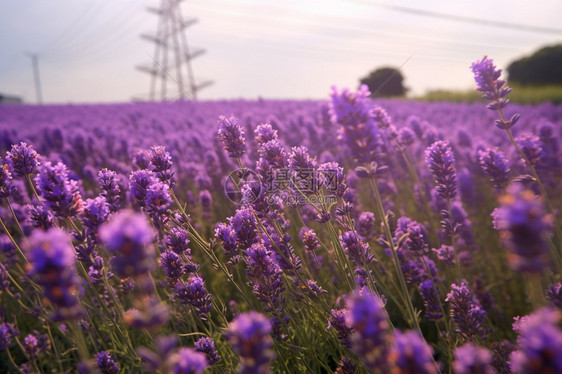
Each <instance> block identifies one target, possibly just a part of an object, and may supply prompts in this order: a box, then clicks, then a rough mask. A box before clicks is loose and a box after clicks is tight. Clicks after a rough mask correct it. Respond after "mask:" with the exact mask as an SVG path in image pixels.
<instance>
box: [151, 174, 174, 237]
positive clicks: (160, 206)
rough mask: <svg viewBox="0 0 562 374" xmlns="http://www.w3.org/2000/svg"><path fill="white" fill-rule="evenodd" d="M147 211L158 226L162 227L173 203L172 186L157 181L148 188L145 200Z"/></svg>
mask: <svg viewBox="0 0 562 374" xmlns="http://www.w3.org/2000/svg"><path fill="white" fill-rule="evenodd" d="M144 204H145V207H146V212H147V213H148V215H149V216H150V218H152V220H153V222H154V224H155V226H156V227H162V226H163V224H164V223H166V221H167V220H168V217H167V216H166V213H167V211H168V208H169V207H170V205H172V197H171V195H170V187H169V186H168V185H167V184H165V183H162V182H160V181H156V182H155V183H153V184H152V185H150V186H149V187H148V188H147V190H146V197H145V200H144Z"/></svg>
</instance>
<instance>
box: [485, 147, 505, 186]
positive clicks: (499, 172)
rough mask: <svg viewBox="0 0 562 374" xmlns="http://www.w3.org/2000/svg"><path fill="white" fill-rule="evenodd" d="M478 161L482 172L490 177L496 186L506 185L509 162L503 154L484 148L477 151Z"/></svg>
mask: <svg viewBox="0 0 562 374" xmlns="http://www.w3.org/2000/svg"><path fill="white" fill-rule="evenodd" d="M478 162H479V163H480V167H481V168H482V170H483V171H484V173H485V174H486V175H487V176H488V177H490V180H491V181H492V184H493V185H494V187H496V188H503V187H505V186H506V184H507V181H508V174H509V164H508V161H507V158H506V157H505V155H504V154H503V153H502V152H501V151H498V150H495V149H490V148H486V149H484V150H480V151H478Z"/></svg>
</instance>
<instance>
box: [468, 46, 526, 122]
mask: <svg viewBox="0 0 562 374" xmlns="http://www.w3.org/2000/svg"><path fill="white" fill-rule="evenodd" d="M471 70H472V72H473V73H474V80H475V81H476V90H477V91H480V92H482V97H483V98H484V99H486V100H488V101H490V103H489V104H488V106H487V108H488V109H490V110H502V109H503V108H505V107H506V106H507V104H508V103H509V99H507V98H506V96H507V94H508V93H510V92H511V88H509V87H508V86H506V85H505V81H504V80H502V79H499V78H500V76H501V72H502V71H501V69H496V66H495V65H494V61H493V60H492V59H490V58H488V57H487V56H484V58H483V59H482V60H479V61H476V62H474V63H473V64H472V66H471ZM518 119H519V114H515V115H514V116H513V117H511V119H509V120H496V126H497V127H499V128H500V129H506V130H507V129H509V128H511V127H512V126H513V125H515V123H516V122H517V120H518Z"/></svg>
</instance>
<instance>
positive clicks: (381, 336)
mask: <svg viewBox="0 0 562 374" xmlns="http://www.w3.org/2000/svg"><path fill="white" fill-rule="evenodd" d="M346 308H347V310H348V313H347V315H346V325H347V326H348V327H349V328H352V329H355V332H354V333H353V334H352V335H351V350H352V351H353V352H354V353H355V354H357V356H359V358H360V359H361V361H362V362H363V364H364V365H365V367H366V368H367V369H368V370H371V371H377V370H378V371H380V372H383V373H384V372H388V370H387V369H388V367H389V366H388V360H387V351H388V348H387V341H388V338H389V325H388V316H387V314H386V311H385V309H384V305H383V302H382V300H381V299H380V298H379V297H378V296H376V295H373V294H371V293H370V292H369V291H368V290H367V289H366V288H364V289H363V290H362V291H356V292H355V293H353V294H352V295H351V296H349V297H348V299H347V302H346Z"/></svg>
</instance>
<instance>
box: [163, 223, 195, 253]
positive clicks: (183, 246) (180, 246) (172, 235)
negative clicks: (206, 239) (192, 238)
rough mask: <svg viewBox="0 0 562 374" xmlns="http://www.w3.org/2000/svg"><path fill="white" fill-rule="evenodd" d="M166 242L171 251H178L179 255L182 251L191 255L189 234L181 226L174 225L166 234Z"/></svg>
mask: <svg viewBox="0 0 562 374" xmlns="http://www.w3.org/2000/svg"><path fill="white" fill-rule="evenodd" d="M165 243H166V248H168V250H169V251H173V252H176V253H177V254H178V255H181V254H182V253H185V254H186V255H188V256H190V255H191V249H189V234H188V233H187V231H185V230H184V229H182V228H180V227H173V228H172V229H171V230H170V232H169V233H168V235H167V236H166V241H165Z"/></svg>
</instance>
